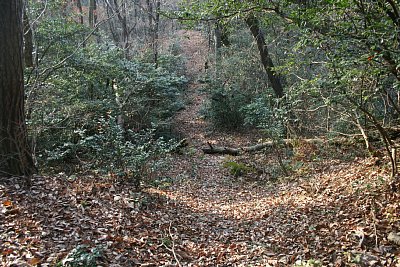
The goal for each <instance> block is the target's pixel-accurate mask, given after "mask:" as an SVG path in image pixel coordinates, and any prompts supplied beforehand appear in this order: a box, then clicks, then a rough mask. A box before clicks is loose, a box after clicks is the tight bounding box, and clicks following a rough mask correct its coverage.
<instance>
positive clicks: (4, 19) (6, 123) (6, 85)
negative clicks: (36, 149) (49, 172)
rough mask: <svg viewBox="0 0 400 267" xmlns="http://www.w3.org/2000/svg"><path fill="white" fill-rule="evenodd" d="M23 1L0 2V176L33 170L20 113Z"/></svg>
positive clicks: (21, 97)
mask: <svg viewBox="0 0 400 267" xmlns="http://www.w3.org/2000/svg"><path fill="white" fill-rule="evenodd" d="M22 16H23V1H22V0H1V1H0V175H2V176H26V177H29V176H30V175H31V174H32V173H33V170H34V164H33V160H32V153H31V149H30V148H29V145H28V140H27V130H26V125H25V115H24V79H23V77H24V76H23V22H22Z"/></svg>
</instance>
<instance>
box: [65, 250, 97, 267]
mask: <svg viewBox="0 0 400 267" xmlns="http://www.w3.org/2000/svg"><path fill="white" fill-rule="evenodd" d="M102 254H103V250H102V249H101V248H99V247H95V248H89V247H88V246H86V245H79V246H77V247H76V248H74V249H73V250H72V251H71V252H70V253H68V255H67V256H66V257H65V258H64V259H63V260H62V261H61V262H60V263H58V264H57V267H96V266H98V264H97V261H98V260H99V259H100V258H101V257H102Z"/></svg>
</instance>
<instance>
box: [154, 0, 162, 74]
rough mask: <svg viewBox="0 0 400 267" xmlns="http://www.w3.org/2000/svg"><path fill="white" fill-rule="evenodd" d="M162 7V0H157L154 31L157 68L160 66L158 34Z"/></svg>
mask: <svg viewBox="0 0 400 267" xmlns="http://www.w3.org/2000/svg"><path fill="white" fill-rule="evenodd" d="M160 9H161V2H160V0H157V3H156V17H155V24H154V33H153V55H154V63H155V67H156V68H158V34H159V28H160Z"/></svg>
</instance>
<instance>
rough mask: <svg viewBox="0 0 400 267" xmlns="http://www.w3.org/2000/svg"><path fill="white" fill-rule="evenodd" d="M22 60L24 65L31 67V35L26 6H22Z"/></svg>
mask: <svg viewBox="0 0 400 267" xmlns="http://www.w3.org/2000/svg"><path fill="white" fill-rule="evenodd" d="M24 61H25V67H28V68H32V67H33V36H32V28H31V25H30V23H29V17H28V14H27V13H26V7H25V8H24Z"/></svg>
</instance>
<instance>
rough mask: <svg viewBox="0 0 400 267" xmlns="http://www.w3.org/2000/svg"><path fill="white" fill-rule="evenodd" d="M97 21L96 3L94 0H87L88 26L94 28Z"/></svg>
mask: <svg viewBox="0 0 400 267" xmlns="http://www.w3.org/2000/svg"><path fill="white" fill-rule="evenodd" d="M96 23H97V3H96V0H90V1H89V26H90V27H91V28H94V26H95V25H96Z"/></svg>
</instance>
